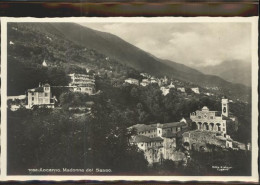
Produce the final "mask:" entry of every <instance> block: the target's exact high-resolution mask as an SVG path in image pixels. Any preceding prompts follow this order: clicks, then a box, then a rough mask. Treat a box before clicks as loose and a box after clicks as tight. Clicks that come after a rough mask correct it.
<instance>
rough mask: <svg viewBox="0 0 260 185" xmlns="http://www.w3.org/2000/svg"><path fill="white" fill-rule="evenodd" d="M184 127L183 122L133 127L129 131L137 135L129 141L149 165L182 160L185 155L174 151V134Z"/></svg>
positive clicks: (185, 125)
mask: <svg viewBox="0 0 260 185" xmlns="http://www.w3.org/2000/svg"><path fill="white" fill-rule="evenodd" d="M186 127H187V124H186V123H185V122H173V123H165V124H160V123H157V124H152V125H145V124H137V125H133V126H132V127H130V129H136V131H137V135H136V136H134V137H133V138H132V139H131V143H132V144H136V145H137V146H138V148H139V149H140V150H142V151H143V152H144V155H145V158H146V160H147V161H148V163H149V164H153V163H159V162H161V161H162V160H165V159H169V160H173V161H179V160H184V158H185V155H184V154H183V153H180V152H178V151H176V134H177V133H178V132H180V131H181V130H182V129H183V128H186Z"/></svg>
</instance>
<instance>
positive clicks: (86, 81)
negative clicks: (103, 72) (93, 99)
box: [69, 73, 96, 95]
mask: <svg viewBox="0 0 260 185" xmlns="http://www.w3.org/2000/svg"><path fill="white" fill-rule="evenodd" d="M69 77H70V78H71V82H70V83H69V87H70V89H71V90H72V91H73V92H80V93H86V94H89V95H93V94H94V93H95V92H96V88H95V78H94V76H91V75H86V74H75V73H73V74H69Z"/></svg>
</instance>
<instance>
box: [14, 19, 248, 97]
mask: <svg viewBox="0 0 260 185" xmlns="http://www.w3.org/2000/svg"><path fill="white" fill-rule="evenodd" d="M12 25H16V27H19V26H20V28H19V29H23V31H25V32H26V30H30V31H33V32H34V33H35V34H36V35H35V37H36V38H37V39H39V38H40V36H39V35H49V36H50V35H51V36H54V37H55V38H56V39H60V40H63V41H64V42H65V41H66V42H70V43H72V45H77V46H79V47H85V48H87V49H93V50H95V51H98V52H99V53H102V54H104V55H105V56H109V57H110V58H111V59H114V60H117V61H118V62H120V63H121V64H123V65H126V66H129V67H132V68H134V69H136V70H138V71H140V72H147V73H150V74H152V75H155V76H164V75H167V76H168V77H171V78H174V79H178V80H183V81H186V82H190V83H193V84H195V85H196V84H197V85H199V86H201V87H218V89H219V91H220V93H223V94H225V95H227V96H230V97H233V98H239V99H248V98H249V97H248V95H249V94H250V89H249V88H247V87H245V86H243V85H238V84H232V83H230V82H227V81H225V80H223V79H221V78H219V77H217V76H212V75H204V74H203V73H200V72H198V71H196V70H193V69H191V68H188V67H187V66H185V65H182V64H178V63H173V62H169V61H164V60H160V59H157V58H155V57H153V56H152V55H151V54H149V53H147V52H145V51H143V50H141V49H139V48H137V47H135V46H133V45H131V44H129V43H128V42H126V41H124V40H122V39H121V38H119V37H117V36H114V35H112V34H109V33H104V32H100V31H95V30H92V29H89V28H87V27H84V26H80V25H78V24H75V23H22V24H20V25H19V23H18V24H17V23H12ZM37 35H38V36H37ZM57 47H59V46H57ZM72 49H75V48H72ZM44 50H45V48H41V51H39V52H44ZM68 50H69V48H68ZM75 50H76V49H75ZM66 52H69V51H66ZM55 54H56V53H55ZM55 54H54V55H53V58H55ZM79 55H80V54H79ZM79 57H80V56H79ZM69 60H70V61H67V62H73V61H75V60H74V58H73V57H71V58H70V59H69ZM82 62H83V61H82ZM86 62H87V61H86Z"/></svg>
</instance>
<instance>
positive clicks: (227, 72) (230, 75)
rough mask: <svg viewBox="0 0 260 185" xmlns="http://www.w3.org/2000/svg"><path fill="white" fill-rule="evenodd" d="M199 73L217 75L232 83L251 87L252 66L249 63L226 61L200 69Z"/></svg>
mask: <svg viewBox="0 0 260 185" xmlns="http://www.w3.org/2000/svg"><path fill="white" fill-rule="evenodd" d="M198 70H199V71H201V72H203V73H205V74H209V75H216V76H219V77H221V78H223V79H224V80H226V81H229V82H232V83H240V84H243V85H246V86H249V87H250V86H251V65H250V63H247V62H240V61H239V65H238V62H237V61H224V62H222V63H220V64H218V65H216V66H206V67H203V68H198Z"/></svg>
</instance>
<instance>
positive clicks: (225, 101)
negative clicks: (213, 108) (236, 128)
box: [221, 98, 229, 117]
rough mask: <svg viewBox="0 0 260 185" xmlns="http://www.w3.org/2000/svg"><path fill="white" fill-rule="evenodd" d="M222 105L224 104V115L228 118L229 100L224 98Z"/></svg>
mask: <svg viewBox="0 0 260 185" xmlns="http://www.w3.org/2000/svg"><path fill="white" fill-rule="evenodd" d="M221 103H222V115H224V116H226V117H228V113H229V107H228V99H226V98H222V101H221Z"/></svg>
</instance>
